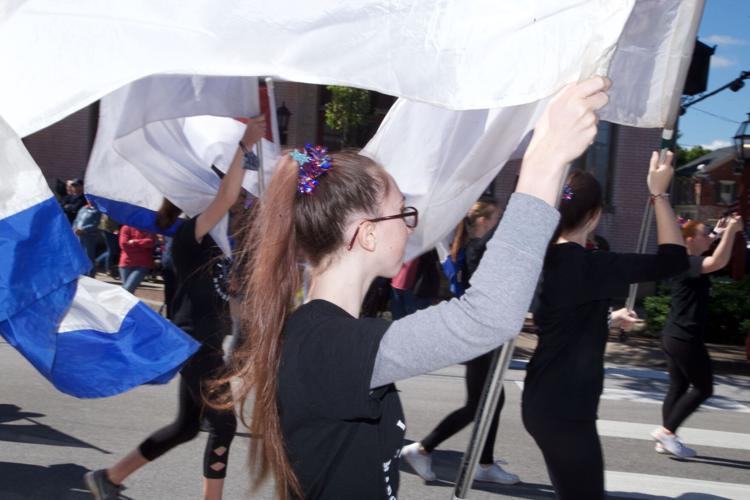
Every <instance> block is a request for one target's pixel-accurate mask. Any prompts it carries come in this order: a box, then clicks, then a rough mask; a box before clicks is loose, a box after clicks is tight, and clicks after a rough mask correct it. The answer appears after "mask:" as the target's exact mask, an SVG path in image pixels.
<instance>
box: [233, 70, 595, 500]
mask: <svg viewBox="0 0 750 500" xmlns="http://www.w3.org/2000/svg"><path fill="white" fill-rule="evenodd" d="M608 87H609V81H608V80H606V79H603V78H601V77H594V78H591V79H588V80H585V81H583V82H581V83H579V84H576V85H571V86H569V87H567V88H566V89H564V90H563V91H562V92H561V93H560V95H559V96H558V97H557V98H556V99H554V100H553V101H552V103H551V104H550V106H549V107H548V109H547V110H546V112H545V113H544V114H543V115H542V118H541V119H540V121H539V122H538V124H537V127H536V129H535V132H534V136H533V138H532V141H531V143H530V145H529V147H528V149H527V151H526V154H525V156H524V161H523V166H522V169H521V173H520V175H519V181H518V185H517V192H516V193H515V194H514V195H513V196H512V197H511V200H510V202H509V204H508V208H507V209H506V211H505V215H504V217H503V221H502V222H501V223H500V226H499V227H498V229H497V231H496V232H495V235H494V236H493V238H492V239H491V240H490V241H489V242H488V244H487V251H486V252H485V254H484V256H483V258H482V262H481V264H480V265H479V268H478V269H477V271H476V272H475V273H474V276H473V278H472V287H471V288H470V289H469V290H468V291H467V292H466V293H465V294H464V295H463V296H462V297H461V298H460V299H453V300H451V301H445V302H441V303H439V304H436V305H434V306H431V307H428V308H426V309H423V310H420V311H417V312H415V313H414V314H411V315H408V316H405V317H404V318H401V319H399V320H396V321H393V322H392V323H388V322H387V321H385V320H380V319H369V318H364V319H359V314H360V309H361V305H362V299H363V298H364V296H365V293H366V292H367V290H368V288H369V286H370V284H371V283H372V281H373V280H374V279H375V277H376V276H383V277H393V276H394V275H395V274H396V273H397V272H398V271H399V269H400V268H401V264H402V262H403V257H404V251H405V248H406V242H407V238H408V236H409V233H410V232H411V228H413V227H415V226H416V223H417V212H416V210H415V209H412V208H409V207H406V206H405V203H404V196H403V194H402V193H401V191H400V190H399V188H398V186H397V185H396V183H395V181H394V180H393V178H392V177H391V176H390V175H388V174H387V173H386V171H385V170H384V169H383V168H382V167H380V166H379V165H378V164H377V163H375V162H374V161H373V160H371V159H369V158H367V157H364V156H361V155H357V154H354V153H350V152H344V153H337V154H331V155H330V156H329V155H328V154H327V151H325V150H324V149H323V148H320V147H312V146H308V147H306V148H305V150H304V151H296V150H295V151H294V152H293V153H292V154H290V155H285V156H284V157H282V159H281V160H280V161H279V164H278V165H277V167H276V171H275V172H274V175H273V178H272V179H271V182H270V183H269V186H268V189H267V191H266V192H265V193H264V195H263V197H262V198H261V200H260V206H259V209H258V212H257V216H256V218H255V221H254V222H255V223H254V225H253V226H252V234H251V236H250V237H249V238H247V242H248V245H249V246H248V247H247V248H248V249H249V255H250V256H251V263H250V265H249V266H248V267H247V277H246V279H245V286H246V289H247V291H246V293H245V294H244V296H245V299H244V304H243V306H244V307H243V310H242V311H243V312H242V314H243V327H244V329H245V332H246V335H247V337H246V341H245V342H243V344H242V345H240V346H239V347H238V348H237V349H236V350H235V351H234V352H233V356H232V362H233V363H232V364H233V369H234V370H233V371H234V375H236V376H238V377H239V382H240V384H239V385H238V386H237V388H236V389H237V392H236V394H237V397H238V399H239V403H240V407H242V405H243V404H244V402H245V401H246V400H248V399H249V398H252V401H253V406H252V420H251V422H250V426H249V427H250V431H251V433H252V434H253V435H254V436H257V438H256V439H253V440H251V442H250V447H251V450H250V455H251V463H252V464H253V466H254V468H253V472H255V474H253V479H254V481H255V484H256V485H258V484H259V483H260V482H261V481H263V479H264V478H265V477H266V476H267V473H269V472H270V473H273V476H274V479H275V483H276V486H277V494H278V495H277V496H278V497H280V498H281V499H286V498H288V497H289V496H292V497H295V498H302V497H304V498H307V499H335V500H341V499H350V498H352V499H353V498H356V499H358V500H361V499H378V500H394V499H395V498H396V495H397V493H398V484H399V455H400V451H401V446H402V445H403V437H404V432H405V429H406V425H405V422H404V415H403V411H402V409H401V405H400V402H399V398H398V392H397V391H396V388H395V386H394V382H395V381H397V380H402V379H404V378H408V377H411V376H414V375H418V374H421V373H426V372H429V371H432V370H435V369H438V368H440V367H445V366H449V365H451V364H454V363H457V362H461V361H466V360H468V359H471V358H474V357H476V356H479V355H480V354H483V353H485V352H487V351H490V350H492V349H493V348H495V347H497V346H498V345H500V344H502V343H504V342H505V341H507V340H508V339H509V338H512V337H513V336H515V335H517V334H518V331H519V330H520V327H521V324H522V322H523V318H524V316H525V314H526V310H527V308H528V305H529V302H530V301H531V297H532V295H533V289H534V284H535V283H536V280H537V278H538V273H539V271H540V270H541V263H542V256H543V254H544V251H545V249H546V245H547V243H548V242H549V238H550V237H551V236H552V232H553V231H554V227H555V226H556V225H557V221H558V213H557V211H556V210H555V209H554V208H553V206H554V204H555V202H556V199H557V197H558V195H559V187H560V185H561V184H562V177H563V175H564V171H565V164H566V163H567V162H570V161H572V160H573V159H575V158H576V157H577V156H578V155H579V154H580V153H582V152H583V151H584V150H585V148H586V147H587V145H588V144H589V143H590V141H592V140H593V137H594V135H595V133H596V116H595V113H594V111H595V110H597V109H600V108H601V107H602V106H603V105H604V104H605V103H606V101H607V97H606V94H605V92H606V90H607V88H608ZM428 215H429V214H428ZM300 258H301V259H304V260H306V261H307V262H308V263H309V265H310V270H311V279H310V287H309V291H308V298H307V300H308V301H307V303H305V304H303V305H302V306H300V307H299V308H297V309H296V310H294V311H291V310H290V309H291V304H292V298H293V296H294V294H295V292H296V290H297V289H298V285H299V275H298V273H297V266H298V261H299V259H300ZM230 378H231V375H230ZM230 378H227V379H225V380H230ZM221 382H222V381H219V383H221ZM226 396H228V399H227V400H226V401H225V403H226V405H227V406H229V407H231V406H232V405H233V404H234V403H235V400H234V398H232V396H231V395H230V394H227V395H226ZM240 415H242V413H240Z"/></svg>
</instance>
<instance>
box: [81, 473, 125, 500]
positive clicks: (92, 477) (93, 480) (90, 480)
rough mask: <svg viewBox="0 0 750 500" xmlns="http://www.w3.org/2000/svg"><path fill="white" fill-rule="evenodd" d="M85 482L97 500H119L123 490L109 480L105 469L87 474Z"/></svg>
mask: <svg viewBox="0 0 750 500" xmlns="http://www.w3.org/2000/svg"><path fill="white" fill-rule="evenodd" d="M83 480H84V481H85V482H86V486H87V487H88V489H89V491H91V494H92V495H94V498H95V499H96V500H117V499H119V498H120V492H121V491H122V490H123V487H122V486H118V485H116V484H115V483H113V482H112V481H110V480H109V478H108V477H107V471H106V470H104V469H99V470H95V471H90V472H87V473H86V474H85V475H84V476H83Z"/></svg>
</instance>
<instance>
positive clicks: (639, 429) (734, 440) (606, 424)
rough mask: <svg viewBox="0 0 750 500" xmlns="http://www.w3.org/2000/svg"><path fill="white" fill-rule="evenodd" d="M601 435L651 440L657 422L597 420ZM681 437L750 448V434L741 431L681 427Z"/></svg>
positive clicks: (694, 442)
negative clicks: (638, 422) (639, 422)
mask: <svg viewBox="0 0 750 500" xmlns="http://www.w3.org/2000/svg"><path fill="white" fill-rule="evenodd" d="M596 426H597V429H598V430H599V435H600V436H607V437H618V438H628V439H642V440H645V441H651V440H652V438H651V436H650V435H649V433H650V432H651V431H652V430H654V428H655V427H656V426H657V425H656V424H637V423H633V422H620V421H616V420H597V422H596ZM679 434H680V439H682V440H683V441H684V442H685V443H689V444H690V446H714V447H717V448H731V449H735V450H750V434H743V433H740V432H724V431H713V430H706V429H694V428H691V427H680V430H679Z"/></svg>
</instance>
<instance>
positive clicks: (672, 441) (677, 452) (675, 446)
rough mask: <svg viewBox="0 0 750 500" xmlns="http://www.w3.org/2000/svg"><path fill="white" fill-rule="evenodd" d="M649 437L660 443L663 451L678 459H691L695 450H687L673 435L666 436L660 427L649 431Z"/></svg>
mask: <svg viewBox="0 0 750 500" xmlns="http://www.w3.org/2000/svg"><path fill="white" fill-rule="evenodd" d="M651 437H652V438H654V439H655V440H656V441H658V442H660V443H661V445H662V446H663V447H664V449H665V450H666V451H667V452H669V453H671V454H672V455H674V456H676V457H678V458H692V457H694V456H695V455H696V453H695V450H694V449H692V448H688V447H687V446H685V445H684V444H682V441H680V440H679V438H678V437H677V436H675V435H674V434H668V433H666V432H664V430H663V429H662V428H661V427H660V428H658V429H654V430H653V431H651Z"/></svg>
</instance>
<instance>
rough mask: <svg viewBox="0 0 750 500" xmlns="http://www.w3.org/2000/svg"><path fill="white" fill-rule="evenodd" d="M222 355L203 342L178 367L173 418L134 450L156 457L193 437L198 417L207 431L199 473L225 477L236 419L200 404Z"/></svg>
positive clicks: (150, 457) (152, 457)
mask: <svg viewBox="0 0 750 500" xmlns="http://www.w3.org/2000/svg"><path fill="white" fill-rule="evenodd" d="M222 354H223V353H222V351H221V350H220V349H218V348H216V347H211V346H209V345H206V344H204V345H203V346H201V348H200V349H199V350H198V352H197V353H195V355H193V357H192V358H190V360H189V361H188V362H187V363H186V364H185V366H184V367H183V368H182V371H181V372H180V374H181V377H180V391H179V406H178V409H177V417H176V418H175V420H174V422H172V423H171V424H169V425H167V426H166V427H163V428H161V429H159V430H158V431H156V432H154V433H153V434H152V435H151V436H149V437H148V438H147V439H146V440H145V441H144V442H143V443H141V445H140V447H139V448H138V449H139V451H140V452H141V455H143V456H144V457H145V458H146V459H147V460H149V461H152V460H156V459H157V458H159V457H160V456H161V455H163V454H164V453H166V452H168V451H169V450H171V449H172V448H174V447H175V446H178V445H181V444H182V443H186V442H188V441H190V440H192V439H193V438H195V437H196V436H197V435H198V432H199V431H200V427H201V419H202V418H204V417H205V419H206V420H207V421H208V423H209V424H210V430H209V433H208V442H207V443H206V451H205V454H204V456H203V475H204V476H205V477H207V478H209V479H222V478H224V477H225V476H226V469H227V460H228V458H229V446H230V445H231V444H232V439H233V438H234V432H235V430H236V429H237V421H236V419H235V416H234V413H232V412H230V411H217V410H214V409H211V408H208V407H206V405H205V404H204V403H203V396H204V395H205V394H206V389H207V387H206V383H207V382H208V380H210V378H211V377H212V376H214V375H215V374H216V372H217V371H218V370H219V369H220V368H221V367H222V366H223V364H224V361H223V360H222Z"/></svg>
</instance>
